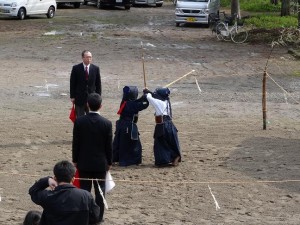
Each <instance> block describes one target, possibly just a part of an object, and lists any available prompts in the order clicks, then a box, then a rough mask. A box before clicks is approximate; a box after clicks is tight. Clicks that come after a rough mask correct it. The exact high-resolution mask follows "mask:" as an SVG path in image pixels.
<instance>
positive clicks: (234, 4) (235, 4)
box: [231, 0, 241, 18]
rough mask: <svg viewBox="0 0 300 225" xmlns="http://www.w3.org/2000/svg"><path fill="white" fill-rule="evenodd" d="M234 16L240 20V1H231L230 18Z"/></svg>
mask: <svg viewBox="0 0 300 225" xmlns="http://www.w3.org/2000/svg"><path fill="white" fill-rule="evenodd" d="M234 14H236V15H237V16H238V17H239V18H241V12H240V1H239V0H232V1H231V16H234Z"/></svg>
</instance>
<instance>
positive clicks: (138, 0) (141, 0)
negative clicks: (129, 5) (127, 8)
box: [133, 0, 164, 7]
mask: <svg viewBox="0 0 300 225" xmlns="http://www.w3.org/2000/svg"><path fill="white" fill-rule="evenodd" d="M163 3H164V1H163V0H134V1H133V5H155V6H156V7H162V5H163Z"/></svg>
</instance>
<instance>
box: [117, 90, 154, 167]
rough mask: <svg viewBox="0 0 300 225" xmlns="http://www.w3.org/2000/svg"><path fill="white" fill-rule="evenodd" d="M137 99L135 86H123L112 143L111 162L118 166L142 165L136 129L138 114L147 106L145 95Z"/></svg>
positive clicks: (140, 147) (139, 142)
mask: <svg viewBox="0 0 300 225" xmlns="http://www.w3.org/2000/svg"><path fill="white" fill-rule="evenodd" d="M137 97H138V88H137V87H136V86H125V87H124V88H123V98H122V101H121V104H120V109H119V111H118V114H119V115H120V118H119V120H117V121H116V131H115V137H114V141H113V162H115V163H117V162H119V166H130V165H139V164H141V163H142V145H141V141H140V138H139V132H138V127H137V121H138V113H139V111H142V110H144V109H146V108H147V107H148V106H149V102H148V101H147V98H146V96H145V95H143V96H142V97H141V98H139V99H137Z"/></svg>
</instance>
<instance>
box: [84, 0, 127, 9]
mask: <svg viewBox="0 0 300 225" xmlns="http://www.w3.org/2000/svg"><path fill="white" fill-rule="evenodd" d="M88 2H93V3H96V6H97V8H98V9H102V8H104V7H105V6H122V7H125V9H130V7H131V5H132V0H84V2H83V4H84V5H87V3H88Z"/></svg>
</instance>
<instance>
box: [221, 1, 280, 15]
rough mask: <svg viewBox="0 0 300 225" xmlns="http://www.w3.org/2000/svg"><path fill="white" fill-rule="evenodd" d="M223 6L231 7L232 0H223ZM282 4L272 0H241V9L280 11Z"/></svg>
mask: <svg viewBox="0 0 300 225" xmlns="http://www.w3.org/2000/svg"><path fill="white" fill-rule="evenodd" d="M221 6H222V7H229V8H230V7H231V0H222V1H221ZM280 7H281V4H278V5H274V4H271V3H270V0H251V1H249V0H240V8H241V10H245V11H250V12H280Z"/></svg>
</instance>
